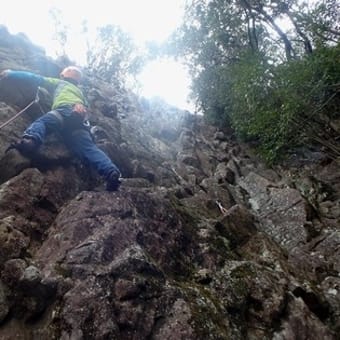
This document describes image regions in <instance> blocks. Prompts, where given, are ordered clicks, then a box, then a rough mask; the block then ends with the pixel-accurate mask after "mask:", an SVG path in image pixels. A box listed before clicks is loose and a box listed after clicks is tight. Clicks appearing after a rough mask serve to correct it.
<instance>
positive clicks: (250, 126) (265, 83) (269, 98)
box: [170, 0, 340, 162]
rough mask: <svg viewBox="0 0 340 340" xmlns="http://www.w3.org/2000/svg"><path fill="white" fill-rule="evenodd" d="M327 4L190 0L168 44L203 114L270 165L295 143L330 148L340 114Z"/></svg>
mask: <svg viewBox="0 0 340 340" xmlns="http://www.w3.org/2000/svg"><path fill="white" fill-rule="evenodd" d="M332 4H333V5H335V2H334V0H319V1H318V2H317V3H316V4H315V5H314V7H313V6H311V5H310V4H309V5H310V6H307V3H305V2H304V1H301V0H277V1H264V0H251V1H250V0H242V1H236V0H232V1H226V0H209V1H208V0H192V1H188V4H187V9H186V17H185V21H184V23H183V26H182V27H181V28H180V29H179V30H178V31H177V32H176V34H175V35H174V37H173V41H172V42H171V43H172V46H173V48H174V50H173V51H174V53H175V54H176V55H177V56H182V57H183V58H184V59H185V60H186V62H187V64H188V66H189V68H190V70H191V75H192V78H193V86H192V91H193V96H194V97H195V99H196V102H197V103H198V105H199V107H200V108H201V109H202V111H203V112H204V114H205V116H206V117H207V118H208V119H210V120H212V121H213V122H216V123H218V124H219V125H221V124H228V125H229V124H231V125H232V126H233V127H234V129H235V131H236V132H237V134H238V135H239V136H241V137H242V138H244V139H246V140H251V141H255V142H257V144H258V146H259V149H260V151H261V152H262V154H263V155H264V157H265V158H266V159H267V160H268V161H269V162H273V161H275V160H277V159H278V158H280V157H281V156H283V155H284V154H285V152H287V150H289V149H290V148H292V147H294V146H296V145H302V144H308V143H314V142H318V143H319V144H320V143H321V144H323V145H324V146H327V147H328V148H329V146H330V143H329V141H330V139H331V138H333V137H334V135H335V134H334V131H333V132H332V131H331V129H332V128H331V127H330V124H329V121H330V119H332V118H335V116H337V115H339V112H338V107H339V83H340V63H339V55H340V53H339V45H338V38H339V36H340V35H339V33H338V32H337V30H336V28H337V25H339V22H338V21H336V13H338V11H337V10H336V9H334V8H333V6H332ZM278 19H281V21H280V20H278ZM282 19H285V21H282ZM283 22H285V23H286V24H287V23H290V26H289V27H288V28H287V27H286V28H285V27H284V25H283V24H282V23H283ZM170 45H171V44H170ZM325 131H327V134H328V135H327V136H326V133H325ZM332 135H333V137H332ZM333 141H335V139H334V138H333ZM332 150H333V151H334V150H336V152H337V153H338V154H340V150H339V148H335V149H334V147H333V148H332Z"/></svg>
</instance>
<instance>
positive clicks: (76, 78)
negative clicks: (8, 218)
mask: <svg viewBox="0 0 340 340" xmlns="http://www.w3.org/2000/svg"><path fill="white" fill-rule="evenodd" d="M7 77H8V78H11V79H13V80H18V81H20V80H26V81H27V80H29V81H30V82H31V83H32V85H34V86H36V87H37V88H38V86H40V87H44V88H46V89H47V90H48V91H49V92H50V93H52V95H53V102H52V109H51V111H49V112H47V113H46V114H44V115H43V116H41V117H40V118H38V119H37V120H35V121H34V122H33V123H32V124H31V125H30V126H29V127H28V128H27V129H26V130H25V132H24V134H23V136H22V138H21V139H20V140H19V141H18V142H17V143H15V144H14V145H13V147H14V148H16V149H17V150H18V151H19V152H21V153H22V154H24V155H27V156H30V155H32V154H34V152H36V151H37V150H38V149H39V147H40V146H41V145H42V144H43V142H44V140H45V137H46V135H47V134H48V133H50V132H58V133H59V134H60V135H61V136H62V138H63V140H64V142H65V144H66V146H67V147H68V148H69V149H70V150H71V151H72V152H74V153H75V154H76V155H77V156H78V157H79V158H80V159H81V160H82V161H84V162H85V163H87V164H89V165H90V166H93V167H94V168H95V169H96V171H97V172H98V174H99V175H101V176H102V177H103V178H104V179H105V181H106V190H107V191H116V190H118V188H119V186H120V184H121V181H120V177H121V173H120V171H119V169H118V167H117V166H116V165H115V164H114V163H113V162H112V161H111V159H110V158H109V157H108V156H107V155H106V154H105V153H104V152H103V151H102V150H101V149H99V148H98V146H97V145H96V144H95V143H94V141H93V139H92V137H91V134H90V131H89V129H88V126H87V124H85V123H84V122H86V121H87V117H88V110H87V101H86V98H85V96H84V94H83V92H82V91H81V89H80V88H79V84H80V82H81V80H82V72H81V70H80V69H79V68H78V67H76V66H68V67H66V68H65V69H64V70H63V71H62V72H61V73H60V79H59V78H50V77H43V76H40V75H38V74H35V73H31V72H27V71H14V70H4V71H2V72H1V74H0V79H3V78H7Z"/></svg>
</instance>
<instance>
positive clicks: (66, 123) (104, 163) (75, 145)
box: [24, 107, 120, 179]
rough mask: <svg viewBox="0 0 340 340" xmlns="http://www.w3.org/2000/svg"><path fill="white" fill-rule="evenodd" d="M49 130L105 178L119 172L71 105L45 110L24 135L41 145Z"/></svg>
mask: <svg viewBox="0 0 340 340" xmlns="http://www.w3.org/2000/svg"><path fill="white" fill-rule="evenodd" d="M50 132H58V133H59V134H60V135H61V136H62V138H63V140H64V142H65V144H66V146H67V147H68V148H69V149H70V150H71V151H72V152H73V153H75V154H76V156H77V157H78V158H80V159H81V160H82V161H83V162H85V163H88V164H89V165H90V166H92V167H94V168H95V169H96V170H97V172H98V173H99V175H101V176H103V177H104V178H105V179H108V178H110V175H111V174H112V173H118V174H120V171H119V169H118V168H117V166H116V165H115V164H114V163H113V162H112V161H111V159H110V158H109V157H108V156H107V155H106V154H105V153H104V152H103V151H102V150H100V149H99V148H98V147H97V145H96V144H95V143H94V141H93V140H92V136H91V134H90V132H89V130H88V129H86V127H85V126H84V125H83V121H82V118H81V117H80V116H79V115H78V114H77V113H73V112H72V108H71V107H62V108H59V109H56V110H55V111H50V112H47V113H46V114H44V115H43V116H41V117H40V118H38V119H37V120H36V121H34V122H33V123H32V124H31V125H30V126H29V127H28V128H27V129H26V131H25V132H24V136H28V137H32V138H33V139H34V140H35V141H36V142H37V143H38V144H39V145H41V144H42V143H43V142H44V140H45V137H46V135H47V134H48V133H50Z"/></svg>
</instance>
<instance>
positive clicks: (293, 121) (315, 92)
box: [230, 46, 340, 162]
mask: <svg viewBox="0 0 340 340" xmlns="http://www.w3.org/2000/svg"><path fill="white" fill-rule="evenodd" d="M339 52H340V47H339V46H337V47H329V48H323V49H320V50H316V51H315V52H314V53H313V55H311V56H306V57H305V58H303V59H299V60H293V61H291V62H289V63H285V64H282V65H278V66H273V65H270V64H268V63H267V62H265V60H264V59H263V58H261V57H259V56H248V55H246V56H245V57H244V58H243V59H242V60H241V61H239V62H238V63H236V64H235V65H233V68H232V69H233V72H232V79H233V85H232V88H231V97H232V103H233V104H232V110H231V111H230V116H231V120H232V124H233V126H234V127H235V130H236V131H237V132H238V133H239V135H240V136H242V137H245V138H246V139H249V138H250V139H256V140H257V141H258V143H259V146H260V150H261V151H262V154H263V155H264V156H265V158H266V159H267V160H268V161H270V162H273V161H274V160H276V159H277V158H278V157H279V156H281V155H283V154H284V151H286V150H288V149H290V148H292V147H294V146H297V145H302V144H304V143H311V142H313V141H315V137H316V136H314V132H313V131H315V130H316V129H318V130H320V131H322V130H326V129H327V123H328V121H329V120H330V119H331V118H332V117H334V115H335V114H336V113H337V114H339V113H338V111H337V106H338V104H339V96H338V95H337V91H338V90H337V89H336V86H335V85H336V84H338V85H337V86H339V82H340V64H339V63H338V62H337V60H338V57H339V55H340V53H339ZM324 118H327V119H326V120H325V119H324ZM319 142H321V141H320V140H319Z"/></svg>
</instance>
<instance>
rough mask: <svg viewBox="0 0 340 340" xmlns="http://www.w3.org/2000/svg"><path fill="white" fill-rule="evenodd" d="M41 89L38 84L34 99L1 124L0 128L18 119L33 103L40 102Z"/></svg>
mask: <svg viewBox="0 0 340 340" xmlns="http://www.w3.org/2000/svg"><path fill="white" fill-rule="evenodd" d="M39 91H40V86H38V89H37V93H36V95H35V98H34V100H32V101H31V102H30V103H29V104H28V105H27V106H26V107H24V108H23V109H22V110H21V111H19V112H18V113H16V114H15V115H14V116H13V117H12V118H10V119H9V120H7V121H6V122H4V123H3V124H1V125H0V130H1V129H2V128H4V127H5V126H7V125H8V124H9V123H11V122H13V121H14V120H15V119H17V118H18V117H19V116H20V115H21V114H23V113H24V112H25V111H26V110H27V109H28V108H30V107H31V106H32V105H33V104H36V103H39V100H40V98H39Z"/></svg>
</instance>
